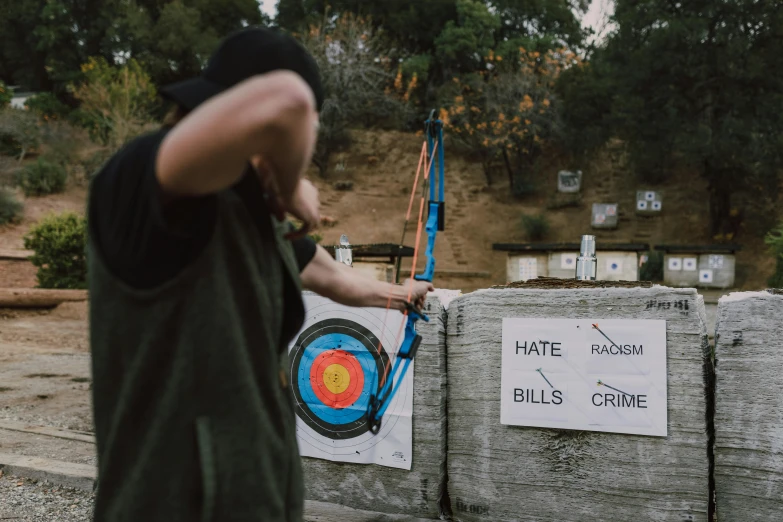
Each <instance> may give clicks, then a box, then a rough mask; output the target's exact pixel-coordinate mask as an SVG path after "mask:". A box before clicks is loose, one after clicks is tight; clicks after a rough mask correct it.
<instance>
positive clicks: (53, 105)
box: [24, 92, 71, 121]
mask: <svg viewBox="0 0 783 522" xmlns="http://www.w3.org/2000/svg"><path fill="white" fill-rule="evenodd" d="M24 106H25V107H27V110H29V111H30V112H32V113H33V114H35V115H36V116H38V117H39V118H41V119H43V120H44V121H51V120H64V119H65V118H67V117H68V115H69V114H70V113H71V108H70V107H68V106H67V105H66V104H64V103H63V102H61V101H60V100H58V99H57V96H55V95H54V94H53V93H51V92H42V93H40V94H36V95H35V96H30V97H29V98H27V100H25V102H24Z"/></svg>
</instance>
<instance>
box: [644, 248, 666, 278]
mask: <svg viewBox="0 0 783 522" xmlns="http://www.w3.org/2000/svg"><path fill="white" fill-rule="evenodd" d="M645 255H646V256H647V262H646V263H644V264H642V266H641V267H640V268H639V280H640V281H663V252H655V251H650V252H647V254H645Z"/></svg>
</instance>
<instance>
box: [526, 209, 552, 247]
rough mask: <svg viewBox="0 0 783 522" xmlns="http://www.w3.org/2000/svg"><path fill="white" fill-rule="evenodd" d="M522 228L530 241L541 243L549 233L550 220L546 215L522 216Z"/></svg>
mask: <svg viewBox="0 0 783 522" xmlns="http://www.w3.org/2000/svg"><path fill="white" fill-rule="evenodd" d="M522 228H523V229H524V230H525V237H527V239H528V240H529V241H541V240H542V239H544V238H545V237H546V236H547V234H548V233H549V220H547V218H546V216H545V215H544V214H539V215H537V216H522Z"/></svg>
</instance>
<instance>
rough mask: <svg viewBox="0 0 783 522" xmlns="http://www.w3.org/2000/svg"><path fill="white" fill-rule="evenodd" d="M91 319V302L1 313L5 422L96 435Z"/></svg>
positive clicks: (0, 384)
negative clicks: (94, 429) (89, 351)
mask: <svg viewBox="0 0 783 522" xmlns="http://www.w3.org/2000/svg"><path fill="white" fill-rule="evenodd" d="M86 316H87V304H86V303H67V304H64V305H61V306H59V307H57V308H55V309H54V310H52V311H46V312H43V311H15V310H14V311H9V310H2V311H0V419H3V420H9V421H19V422H25V423H32V424H40V425H45V426H52V427H59V428H65V429H73V430H82V431H92V413H91V405H90V394H89V390H90V360H89V354H88V350H89V348H88V337H87V320H86ZM4 440H5V439H0V441H4Z"/></svg>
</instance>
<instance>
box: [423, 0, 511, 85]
mask: <svg viewBox="0 0 783 522" xmlns="http://www.w3.org/2000/svg"><path fill="white" fill-rule="evenodd" d="M499 29H500V18H499V17H498V16H497V15H495V14H493V13H491V12H490V11H489V10H488V9H487V6H486V5H485V4H484V3H482V2H480V1H478V0H457V20H449V22H447V23H446V26H445V27H444V28H443V31H441V33H440V34H439V35H438V37H437V38H436V39H435V50H436V51H435V52H436V56H437V57H438V59H439V60H440V63H441V64H443V65H444V66H445V67H446V68H447V69H449V70H451V71H455V72H467V71H475V70H476V69H477V68H478V67H479V66H480V65H481V63H482V58H483V57H484V56H486V55H487V53H488V52H489V50H490V49H491V48H492V46H493V45H494V44H495V33H496V32H497V31H498V30H499Z"/></svg>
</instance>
